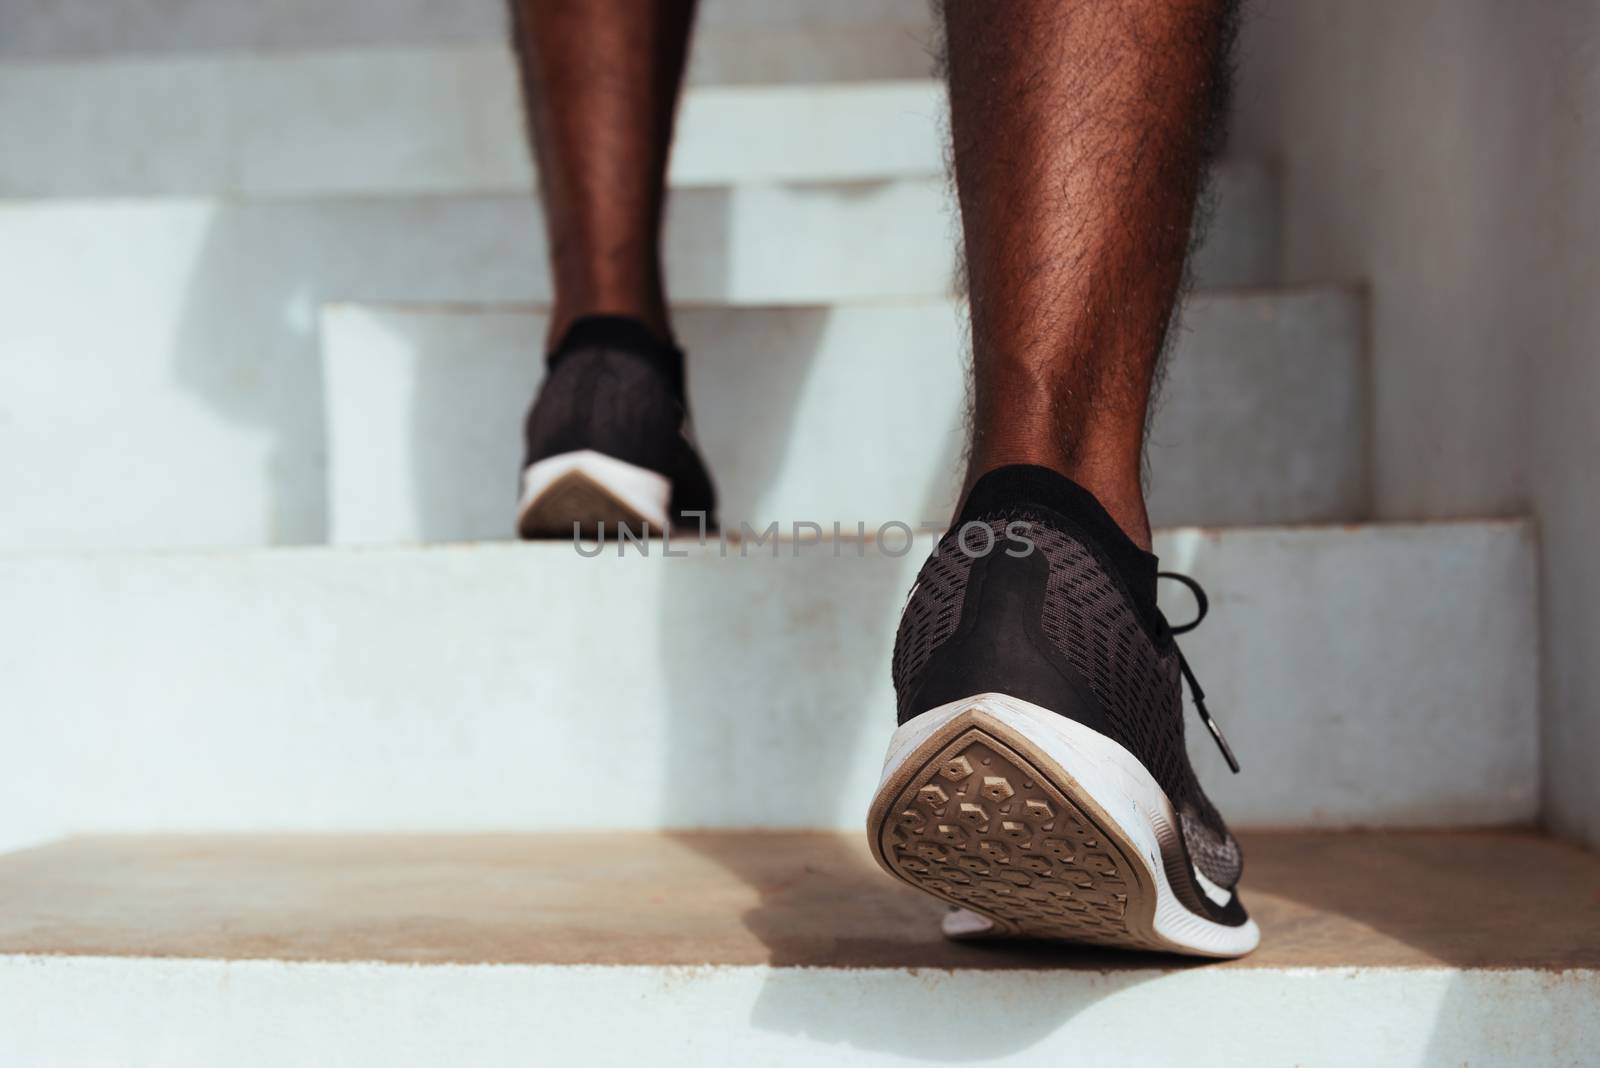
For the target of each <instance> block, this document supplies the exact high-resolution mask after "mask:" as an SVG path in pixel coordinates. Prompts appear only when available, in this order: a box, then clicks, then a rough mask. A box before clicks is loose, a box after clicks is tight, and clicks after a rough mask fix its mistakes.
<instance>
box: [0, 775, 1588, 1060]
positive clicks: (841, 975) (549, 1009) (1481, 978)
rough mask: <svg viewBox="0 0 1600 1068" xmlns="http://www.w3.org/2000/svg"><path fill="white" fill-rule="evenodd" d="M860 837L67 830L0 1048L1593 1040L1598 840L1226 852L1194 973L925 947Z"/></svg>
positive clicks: (1229, 1053) (46, 855) (1152, 1053)
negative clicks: (1231, 922) (1247, 920)
mask: <svg viewBox="0 0 1600 1068" xmlns="http://www.w3.org/2000/svg"><path fill="white" fill-rule="evenodd" d="M604 798H606V794H605V792H604V790H603V789H601V790H598V791H591V792H588V793H587V795H586V796H585V797H584V798H583V800H586V801H596V800H602V799H604ZM860 838H861V836H860V835H858V834H850V835H846V836H843V837H839V836H835V835H829V834H772V833H766V834H761V833H744V834H691V835H652V834H642V835H533V836H502V837H387V836H386V837H377V838H372V837H361V836H350V835H339V836H330V837H298V836H297V837H270V838H255V837H238V838H229V837H201V838H182V837H180V838H132V839H117V838H91V839H84V840H78V841H71V842H66V843H62V844H59V845H53V846H50V847H47V848H44V849H39V850H34V851H31V852H26V853H20V854H15V855H11V856H7V857H0V902H3V903H4V905H5V907H4V908H0V1033H7V1034H10V1035H11V1036H12V1041H13V1049H14V1051H15V1059H16V1063H18V1064H26V1065H29V1066H31V1068H54V1066H57V1065H73V1066H76V1065H84V1064H110V1063H118V1064H136V1065H143V1064H161V1065H164V1066H168V1068H186V1066H189V1065H197V1066H198V1065H204V1066H207V1068H209V1066H211V1065H216V1064H229V1065H234V1066H236V1068H256V1066H272V1068H277V1066H280V1065H284V1064H312V1063H316V1064H384V1065H396V1066H409V1065H418V1066H422V1065H428V1066H434V1065H439V1064H451V1065H460V1066H463V1068H474V1066H478V1065H503V1064H511V1063H521V1062H524V1061H526V1060H527V1058H528V1051H530V1050H537V1051H539V1055H540V1058H541V1062H542V1061H543V1060H548V1061H550V1062H552V1063H573V1064H633V1063H642V1062H648V1063H666V1064H678V1063H683V1064H691V1063H692V1064H749V1065H813V1064H817V1063H819V1062H821V1061H823V1060H826V1061H827V1062H828V1063H830V1064H837V1065H841V1066H858V1065H887V1064H903V1063H906V1062H907V1061H908V1060H910V1061H919V1062H924V1063H925V1062H930V1061H945V1060H955V1059H959V1060H962V1061H964V1062H970V1063H975V1064H1040V1063H1060V1064H1078V1063H1091V1062H1092V1063H1104V1064H1186V1065H1196V1066H1206V1065H1229V1066H1232V1065H1237V1064H1290V1063H1293V1064H1299V1065H1310V1066H1318V1065H1345V1064H1353V1063H1368V1062H1371V1061H1372V1060H1373V1059H1374V1052H1373V1051H1374V1050H1381V1051H1382V1052H1381V1054H1380V1055H1378V1059H1379V1060H1381V1062H1382V1063H1383V1064H1386V1065H1396V1066H1408V1065H1438V1064H1472V1065H1489V1066H1494V1065H1506V1066H1518V1068H1520V1066H1522V1065H1530V1064H1538V1065H1580V1064H1584V1063H1589V1054H1590V1053H1591V1052H1592V1051H1593V1050H1594V1049H1595V1048H1596V1045H1597V1043H1600V1015H1597V1014H1596V1013H1595V1012H1594V1011H1593V1009H1594V1005H1595V1002H1596V1000H1597V999H1600V939H1597V937H1596V933H1595V932H1596V924H1595V905H1594V896H1595V894H1596V892H1597V891H1600V858H1596V857H1595V856H1594V855H1593V854H1590V853H1585V852H1583V851H1581V850H1579V849H1578V848H1576V847H1574V846H1569V845H1564V844H1560V843H1557V842H1554V841H1552V840H1550V839H1547V838H1543V837H1540V836H1537V835H1532V834H1522V833H1477V834H1460V833H1456V834H1440V833H1431V834H1430V833H1402V834H1378V833H1364V834H1335V835H1327V834H1261V835H1250V836H1246V838H1245V840H1244V845H1245V850H1246V852H1247V854H1248V856H1249V858H1250V859H1249V866H1248V869H1247V874H1246V877H1245V878H1246V887H1247V889H1246V890H1245V895H1246V897H1245V900H1246V903H1247V905H1248V906H1249V907H1250V909H1251V911H1252V912H1253V914H1254V916H1255V917H1256V919H1257V920H1258V921H1259V922H1260V924H1261V928H1262V931H1263V940H1262V944H1261V948H1260V949H1258V950H1257V951H1256V953H1255V954H1253V955H1252V956H1250V957H1248V958H1246V959H1244V960H1241V961H1235V962H1229V963H1221V964H1209V965H1203V966H1198V967H1197V966H1195V965H1193V964H1192V963H1189V962H1183V961H1180V960H1177V959H1175V958H1171V957H1152V956H1140V955H1133V954H1116V953H1113V952H1110V951H1091V950H1074V949H1070V948H1060V947H1045V946H1012V947H1006V946H995V945H990V946H981V945H970V944H968V945H960V944H954V943H949V942H945V941H943V940H941V939H940V938H939V936H938V934H937V933H936V931H937V925H938V918H939V914H940V912H941V911H942V910H941V908H940V906H939V905H938V904H937V903H936V902H934V901H932V900H931V899H925V898H922V897H920V896H919V895H916V894H914V893H913V892H911V891H909V890H907V889H906V888H904V887H901V886H900V885H898V884H896V883H894V882H892V881H891V880H890V879H889V878H888V877H886V876H884V875H883V874H882V873H881V872H879V871H878V870H877V869H876V868H875V867H874V866H873V864H872V862H871V860H870V859H869V858H868V856H867V852H866V849H865V848H864V846H863V844H862V842H861V840H860ZM1510 873H1514V877H1513V878H1508V877H1507V876H1508V874H1510ZM85 1020H93V1021H94V1023H93V1026H85V1025H84V1021H85Z"/></svg>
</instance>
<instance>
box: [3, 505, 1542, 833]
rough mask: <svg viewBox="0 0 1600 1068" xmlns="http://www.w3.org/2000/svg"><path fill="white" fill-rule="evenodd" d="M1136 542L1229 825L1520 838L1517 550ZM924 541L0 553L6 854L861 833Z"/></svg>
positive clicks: (1308, 541) (1172, 539) (1426, 542)
mask: <svg viewBox="0 0 1600 1068" xmlns="http://www.w3.org/2000/svg"><path fill="white" fill-rule="evenodd" d="M1158 550H1159V552H1160V553H1161V555H1162V558H1163V563H1164V564H1165V565H1166V566H1169V567H1174V568H1177V569H1180V570H1186V571H1189V572H1190V573H1192V574H1194V575H1195V576H1196V577H1197V578H1198V579H1199V580H1200V581H1201V582H1202V583H1203V584H1204V585H1205V586H1206V587H1207V588H1208V589H1209V590H1210V591H1211V593H1212V597H1213V609H1212V617H1211V618H1210V619H1208V620H1207V622H1206V624H1205V626H1203V627H1202V628H1201V629H1200V630H1199V631H1197V632H1195V633H1194V634H1193V635H1190V636H1188V637H1186V638H1185V647H1186V649H1187V651H1188V652H1189V654H1190V656H1191V657H1192V660H1193V662H1194V664H1195V667H1196V670H1197V671H1198V673H1199V675H1200V678H1201V679H1202V681H1203V683H1204V685H1205V687H1206V689H1207V691H1208V694H1209V695H1210V698H1211V700H1210V704H1211V707H1212V708H1213V709H1214V710H1215V712H1216V714H1217V716H1218V718H1219V719H1221V720H1222V722H1223V723H1224V725H1225V727H1226V728H1227V729H1228V731H1229V732H1230V736H1231V738H1232V740H1233V743H1234V746H1235V749H1236V750H1237V751H1238V753H1239V756H1240V759H1241V761H1242V763H1243V765H1244V767H1245V774H1243V775H1240V776H1237V777H1233V776H1229V775H1228V774H1227V772H1226V770H1225V769H1224V768H1223V767H1222V764H1221V759H1220V758H1219V757H1218V756H1217V755H1216V753H1215V752H1214V751H1213V750H1212V748H1211V746H1210V742H1209V740H1208V739H1206V738H1205V736H1204V735H1203V733H1202V732H1200V731H1199V730H1198V728H1197V727H1193V726H1192V727H1191V737H1192V743H1193V744H1192V745H1191V749H1192V750H1193V752H1194V754H1195V759H1196V764H1197V767H1198V768H1199V770H1200V771H1201V775H1202V779H1203V780H1204V781H1205V782H1206V783H1207V784H1208V787H1209V788H1211V789H1212V790H1213V791H1214V794H1215V796H1216V798H1217V800H1218V803H1219V804H1220V806H1221V808H1222V809H1223V811H1224V812H1226V813H1227V814H1228V816H1229V817H1230V818H1231V819H1232V820H1233V821H1234V822H1235V823H1237V824H1240V825H1266V826H1295V825H1313V826H1324V825H1346V824H1391V825H1406V826H1411V825H1438V826H1463V825H1465V826H1471V825H1486V824H1506V823H1525V822H1530V821H1531V820H1532V819H1533V818H1534V816H1535V813H1536V797H1537V775H1538V767H1537V756H1536V745H1537V725H1536V719H1535V673H1536V668H1535V659H1534V650H1535V638H1534V635H1535V628H1534V617H1533V589H1534V586H1533V582H1534V579H1533V548H1532V543H1531V539H1530V538H1529V535H1528V533H1527V531H1526V529H1525V528H1523V527H1521V526H1519V525H1516V524H1485V525H1478V524H1450V525H1445V526H1441V527H1437V528H1430V527H1415V528H1369V529H1357V530H1351V531H1344V530H1338V529H1328V530H1319V529H1304V530H1265V531H1258V532H1235V533H1227V534H1220V535H1218V534H1210V533H1205V532H1200V531H1190V532H1175V533H1171V534H1168V535H1164V536H1163V537H1162V539H1161V540H1160V542H1159V544H1158ZM925 551H926V542H924V543H923V544H920V545H918V546H917V547H915V548H914V549H913V550H912V551H911V552H909V553H908V554H907V555H906V556H904V557H902V558H899V559H895V558H891V557H888V556H883V555H878V554H877V553H876V552H873V551H869V552H868V554H867V555H866V556H864V557H862V558H856V557H854V556H852V555H850V554H849V552H848V551H846V552H845V553H844V554H843V555H842V556H840V557H839V558H833V557H831V556H828V555H826V553H825V552H819V551H815V550H813V551H811V552H809V553H807V554H805V555H803V556H802V557H801V558H800V559H798V560H796V559H793V558H791V557H787V556H786V557H783V558H780V559H776V560H774V559H771V558H766V557H763V558H751V559H739V558H737V557H736V556H735V557H733V558H730V559H719V558H717V556H716V555H715V553H714V552H696V553H695V554H694V555H692V556H691V557H690V558H688V559H677V560H670V561H667V560H662V559H661V558H660V557H659V555H657V556H654V557H652V558H650V559H647V560H641V559H638V558H635V557H629V558H627V559H623V560H618V559H615V558H614V557H611V556H606V557H602V558H599V559H594V560H583V559H579V558H577V557H576V555H575V554H574V551H573V549H572V547H571V546H570V545H543V546H518V545H504V546H472V547H457V548H439V549H428V550H376V549H373V550H363V551H356V552H352V551H348V550H344V551H334V550H301V551H293V552H283V551H279V552H274V553H267V552H258V553H249V554H220V553H219V554H213V555H199V556H139V557H116V556H104V557H90V558H84V559H71V560H50V559H32V560H30V559H12V560H8V561H5V562H3V563H0V658H3V662H0V668H3V670H0V674H3V676H4V677H5V678H6V679H7V691H8V704H9V705H10V706H11V707H12V708H13V709H14V710H15V712H16V724H15V727H14V732H13V736H14V738H15V741H16V744H14V745H12V746H9V747H7V749H6V750H5V751H4V753H3V754H0V783H3V784H4V785H3V787H0V790H3V791H4V792H3V794H0V848H4V847H7V846H15V845H18V844H20V843H23V842H30V841H40V840H43V839H46V838H49V837H52V836H55V835H59V834H62V833H66V832H69V831H76V830H88V829H107V830H163V829H205V828H213V829H235V830H249V829H262V830H266V829H297V828H298V829H312V830H316V829H357V830H359V829H373V830H391V829H405V828H411V829H474V828H476V829H494V828H525V829H558V828H585V827H604V828H649V827H695V826H721V827H748V826H776V827H813V826H814V827H832V828H846V829H854V828H857V827H859V826H860V825H861V821H862V820H863V818H864V813H865V810H866V805H867V802H868V800H869V798H870V797H871V794H872V791H873V788H874V786H875V784H876V779H877V773H878V765H879V762H880V760H881V758H882V753H883V749H884V746H885V744H886V742H887V739H888V736H889V734H890V732H891V731H892V729H893V725H894V705H893V697H892V693H891V688H890V684H889V678H888V674H889V672H888V661H889V653H890V647H891V643H892V640H893V635H894V628H895V623H896V619H897V615H898V612H899V610H900V606H901V604H902V602H903V600H904V597H905V593H906V590H907V589H908V588H909V587H910V585H911V581H912V577H913V575H914V573H915V570H916V568H917V567H918V566H919V564H920V562H921V558H922V556H923V555H924V554H925ZM1188 611H1189V608H1188V606H1187V605H1185V604H1177V605H1174V606H1173V608H1172V614H1173V616H1174V618H1184V617H1185V615H1186V614H1187V612H1188ZM1352 621H1365V622H1359V623H1356V622H1352ZM40 798H49V799H50V803H49V804H47V805H45V804H39V803H37V799H40Z"/></svg>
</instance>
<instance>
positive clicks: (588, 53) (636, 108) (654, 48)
mask: <svg viewBox="0 0 1600 1068" xmlns="http://www.w3.org/2000/svg"><path fill="white" fill-rule="evenodd" d="M694 7H695V5H694V0H648V2H647V0H511V14H512V34H513V37H514V39H515V43H516V49H517V54H518V57H519V59H520V62H521V69H522V81H523V88H524V98H525V103H526V107H527V113H528V127H529V132H530V137H531V139H532V141H533V147H534V154H535V156H536V157H537V158H538V164H539V178H540V190H539V193H540V199H541V200H542V201H543V204H544V214H545V222H546V229H547V231H548V233H549V240H550V262H551V271H552V276H553V279H554V284H555V301H554V306H553V308H552V309H551V314H550V328H549V337H548V338H547V339H546V342H547V343H546V348H547V351H548V352H549V359H548V361H547V370H546V374H545V377H544V381H543V383H542V384H541V385H540V387H539V395H538V397H537V398H536V399H535V401H534V403H533V406H532V407H531V408H530V409H529V412H528V418H527V420H526V421H525V423H524V424H523V438H524V446H525V450H524V456H523V470H522V477H521V489H520V496H519V501H518V506H517V530H518V533H519V534H521V535H522V536H523V537H527V538H539V537H571V536H573V535H574V534H575V533H577V532H579V531H582V532H584V533H586V534H591V535H593V534H601V533H602V532H605V531H609V533H610V535H611V536H613V537H614V536H616V534H617V531H618V528H619V526H620V525H623V524H626V525H627V526H628V528H629V529H630V530H632V531H635V532H639V531H641V530H644V529H648V530H651V531H654V532H656V533H660V532H661V531H663V530H666V529H668V528H669V527H680V528H681V527H684V526H691V527H692V526H694V525H696V524H697V523H707V524H709V523H713V522H714V519H713V518H712V517H713V516H714V513H715V507H716V494H715V491H714V489H713V488H712V485H711V479H710V475H709V474H708V473H707V471H706V468H705V464H704V462H703V461H702V460H701V459H700V456H699V454H698V453H697V452H696V451H695V448H694V446H693V444H692V443H691V442H690V441H689V440H688V438H687V437H686V436H685V435H684V433H683V428H684V427H685V426H686V424H687V422H688V397H687V393H686V390H685V387H684V356H683V353H682V352H681V351H679V350H678V348H677V347H676V345H675V344H674V342H673V336H672V323H671V319H670V317H669V315H668V312H667V298H666V293H665V287H664V285H663V282H662V269H661V211H662V204H663V201H664V199H665V185H666V170H667V155H668V152H669V150H670V149H671V146H672V121H673V116H674V113H675V112H676V110H677V102H678V88H679V85H680V83H681V82H682V79H683V67H684V60H685V54H686V52H687V49H688V39H689V30H690V27H691V25H692V23H693V21H694Z"/></svg>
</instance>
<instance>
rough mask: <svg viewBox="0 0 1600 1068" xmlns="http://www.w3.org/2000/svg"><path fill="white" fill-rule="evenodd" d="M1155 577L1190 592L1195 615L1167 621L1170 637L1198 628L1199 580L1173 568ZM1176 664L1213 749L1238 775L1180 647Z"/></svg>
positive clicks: (1202, 597) (1201, 608)
mask: <svg viewBox="0 0 1600 1068" xmlns="http://www.w3.org/2000/svg"><path fill="white" fill-rule="evenodd" d="M1156 577H1157V578H1164V579H1171V580H1172V581H1174V582H1181V583H1183V585H1184V586H1186V587H1188V589H1189V592H1190V593H1192V594H1194V604H1195V609H1196V613H1195V617H1194V618H1193V619H1191V620H1190V621H1189V622H1187V623H1185V624H1184V625H1183V626H1181V627H1174V626H1173V625H1172V624H1171V623H1167V630H1168V631H1170V632H1171V633H1172V635H1173V637H1177V636H1178V635H1179V634H1187V633H1189V632H1190V631H1191V630H1194V628H1196V627H1198V626H1199V625H1200V621H1201V620H1202V619H1205V618H1206V610H1207V608H1208V607H1209V602H1207V600H1206V591H1205V590H1203V589H1201V588H1200V583H1198V582H1196V581H1195V580H1194V579H1192V578H1190V577H1189V576H1188V575H1180V574H1178V573H1177V572H1176V571H1160V572H1157V574H1156ZM1161 621H1162V622H1163V623H1166V621H1167V617H1166V616H1165V615H1162V617H1161ZM1173 646H1174V648H1176V647H1177V643H1176V642H1174V643H1173ZM1178 667H1179V669H1180V670H1182V672H1183V681H1184V682H1187V683H1188V684H1189V696H1190V697H1192V698H1193V699H1194V709H1195V711H1196V712H1198V713H1200V722H1202V723H1204V724H1205V725H1206V730H1208V731H1210V732H1211V737H1212V738H1213V739H1215V741H1216V743H1217V748H1218V749H1220V750H1222V759H1223V760H1226V761H1227V762H1228V767H1230V768H1232V769H1233V773H1234V774H1235V775H1237V774H1239V761H1238V760H1236V759H1234V755H1233V747H1232V746H1231V745H1229V744H1228V739H1227V738H1226V737H1224V736H1223V734H1222V728H1221V727H1219V726H1218V725H1217V721H1216V720H1215V719H1213V718H1212V716H1211V713H1210V711H1209V710H1208V709H1207V708H1206V692H1205V691H1204V690H1202V689H1201V688H1200V682H1199V680H1197V679H1196V678H1195V677H1194V669H1193V668H1191V667H1190V666H1189V661H1188V660H1187V659H1185V657H1184V655H1183V650H1182V649H1178Z"/></svg>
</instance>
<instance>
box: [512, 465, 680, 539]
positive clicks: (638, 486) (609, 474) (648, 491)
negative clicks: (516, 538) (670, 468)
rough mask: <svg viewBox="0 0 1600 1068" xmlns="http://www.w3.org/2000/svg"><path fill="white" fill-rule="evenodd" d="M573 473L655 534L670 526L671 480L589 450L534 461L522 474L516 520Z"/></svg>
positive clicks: (657, 473)
mask: <svg viewBox="0 0 1600 1068" xmlns="http://www.w3.org/2000/svg"><path fill="white" fill-rule="evenodd" d="M573 472H580V473H581V474H583V476H584V477H585V478H588V479H589V480H590V481H593V482H596V483H598V484H599V485H601V486H603V487H605V490H606V492H607V493H609V494H611V495H612V496H613V497H615V498H616V499H617V500H618V502H620V503H621V504H624V505H626V506H627V507H628V509H629V510H630V511H632V512H634V513H636V514H637V515H639V516H640V517H641V518H642V519H644V521H645V522H646V523H648V524H650V529H651V530H653V531H658V532H665V531H668V530H670V528H671V526H672V521H671V515H670V514H669V512H668V506H669V504H670V503H671V501H672V480H671V479H669V478H667V476H666V475H663V474H661V473H660V472H657V471H651V470H650V469H648V468H645V467H640V466H638V465H637V464H630V463H627V462H625V461H623V460H619V459H617V458H616V457H615V456H607V455H606V454H605V453H603V452H596V451H595V450H593V449H579V450H577V451H575V452H563V453H558V454H557V455H555V456H547V457H545V458H544V459H543V460H536V461H535V462H533V463H531V464H529V465H528V466H527V467H526V468H525V469H524V470H523V472H522V496H521V498H520V499H519V501H518V504H517V516H518V518H519V519H520V518H521V516H523V515H524V514H526V512H527V511H528V509H529V508H530V507H532V506H533V504H534V502H535V501H537V500H538V499H539V497H540V495H541V494H543V493H544V491H545V490H547V489H549V488H550V487H551V486H553V485H555V484H556V483H557V482H559V481H560V480H561V479H563V478H565V477H566V476H567V475H570V474H572V473H573Z"/></svg>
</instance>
